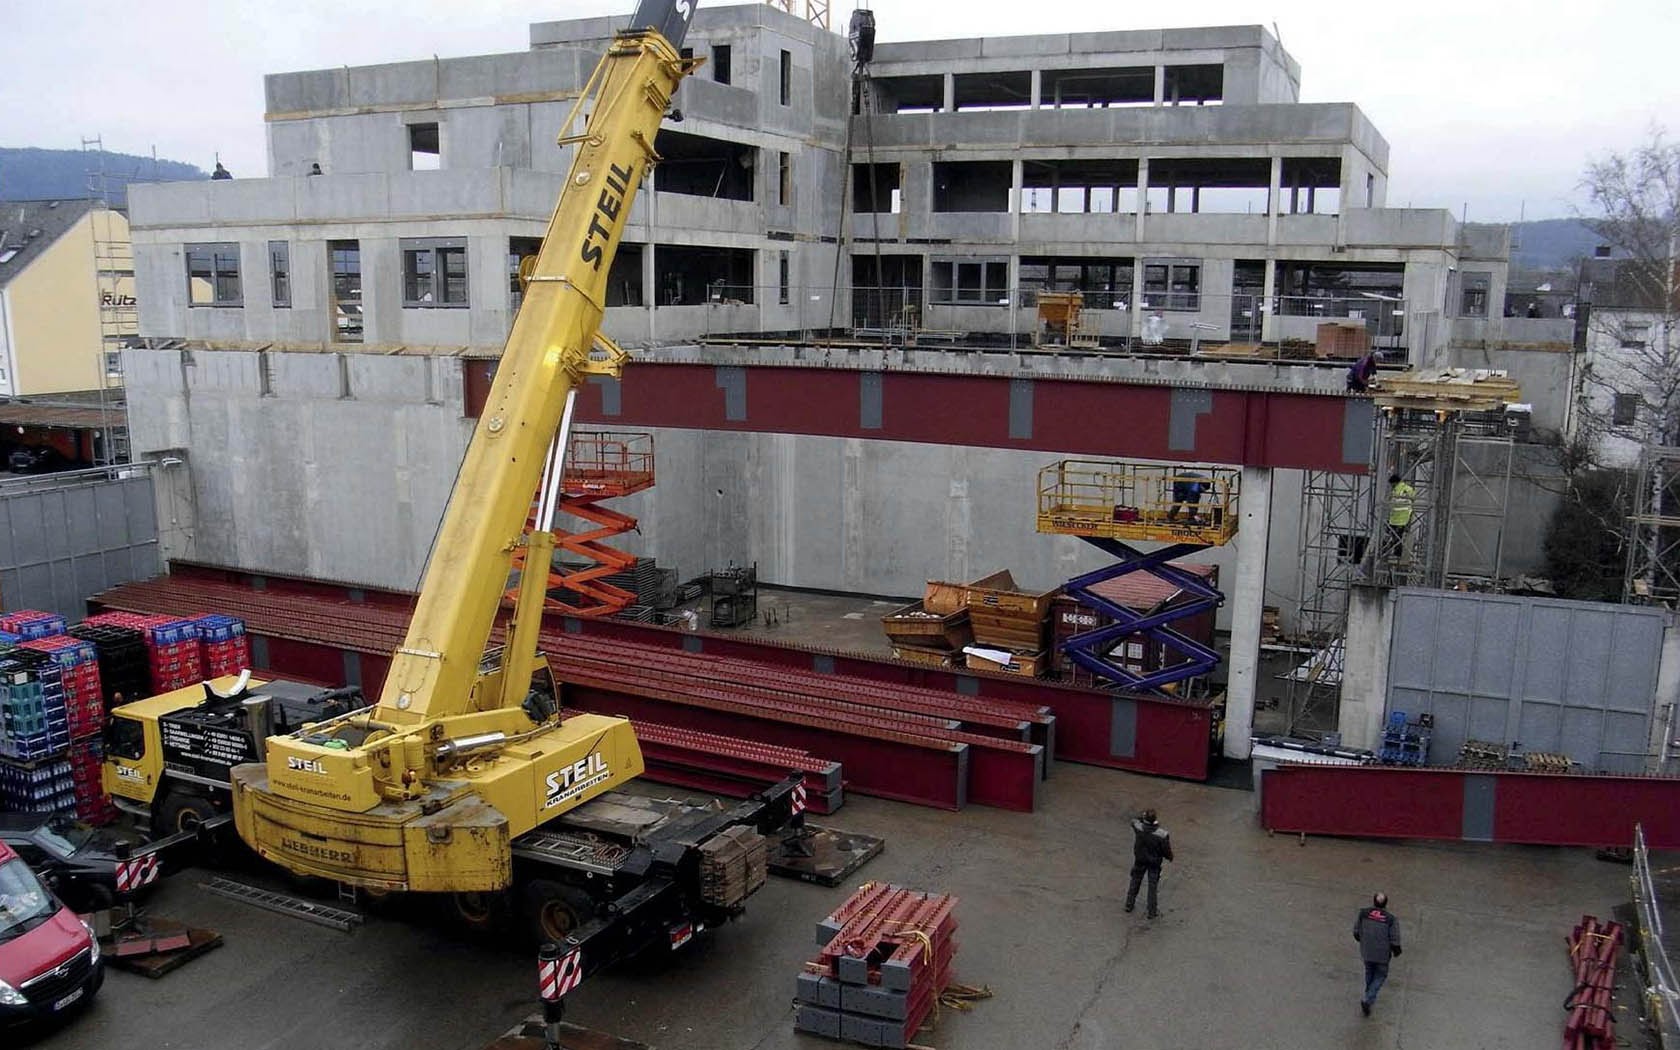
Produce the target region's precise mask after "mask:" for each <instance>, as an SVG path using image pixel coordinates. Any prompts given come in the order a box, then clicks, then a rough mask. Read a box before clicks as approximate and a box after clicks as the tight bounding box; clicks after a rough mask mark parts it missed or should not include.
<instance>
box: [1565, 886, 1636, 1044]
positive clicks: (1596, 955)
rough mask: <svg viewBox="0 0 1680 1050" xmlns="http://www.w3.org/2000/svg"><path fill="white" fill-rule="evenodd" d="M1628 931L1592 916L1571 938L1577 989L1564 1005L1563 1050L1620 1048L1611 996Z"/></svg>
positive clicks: (1618, 924)
mask: <svg viewBox="0 0 1680 1050" xmlns="http://www.w3.org/2000/svg"><path fill="white" fill-rule="evenodd" d="M1624 932H1625V930H1624V927H1623V926H1622V924H1621V923H1619V922H1602V923H1601V922H1599V921H1598V919H1597V918H1595V917H1593V916H1591V915H1583V916H1581V921H1580V923H1579V924H1577V925H1576V927H1575V928H1574V929H1573V930H1571V931H1570V933H1569V937H1568V943H1569V960H1570V964H1571V966H1572V967H1573V969H1574V971H1575V990H1574V991H1573V992H1571V993H1570V995H1569V999H1568V1000H1567V1001H1566V1002H1565V1003H1564V1009H1566V1010H1568V1011H1569V1019H1568V1020H1567V1021H1565V1022H1564V1026H1563V1050H1611V1048H1612V1047H1614V1046H1615V1045H1616V1017H1615V1014H1614V1013H1613V1012H1612V1011H1611V1006H1610V993H1611V991H1612V990H1613V989H1614V987H1615V984H1616V958H1617V956H1618V955H1619V954H1620V952H1621V948H1622V940H1623V934H1624Z"/></svg>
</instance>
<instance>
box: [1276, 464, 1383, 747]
mask: <svg viewBox="0 0 1680 1050" xmlns="http://www.w3.org/2000/svg"><path fill="white" fill-rule="evenodd" d="M1373 495H1374V489H1373V487H1372V485H1371V478H1370V476H1369V475H1364V474H1336V473H1331V472H1329V471H1318V470H1312V471H1306V472H1305V473H1304V474H1303V476H1302V479H1301V531H1300V552H1301V557H1300V572H1301V574H1300V581H1301V600H1300V604H1299V605H1298V606H1297V607H1296V610H1295V636H1296V639H1297V640H1298V641H1299V642H1300V643H1302V644H1301V647H1300V648H1301V651H1302V655H1304V656H1306V657H1307V659H1306V661H1305V662H1304V663H1303V664H1302V665H1301V666H1299V667H1297V668H1295V669H1294V670H1293V671H1292V672H1291V673H1290V674H1289V675H1288V677H1287V682H1288V693H1287V703H1288V705H1289V709H1288V712H1287V718H1286V725H1285V728H1284V731H1285V732H1286V733H1288V734H1290V735H1295V734H1296V733H1298V732H1299V731H1301V730H1304V729H1316V728H1322V727H1321V726H1320V725H1319V724H1318V723H1319V721H1320V718H1321V716H1322V714H1323V713H1324V712H1325V711H1329V712H1330V713H1331V714H1332V716H1334V713H1335V711H1336V708H1337V706H1338V705H1339V703H1340V701H1341V693H1342V636H1343V635H1344V634H1345V633H1346V631H1347V616H1348V597H1349V594H1350V592H1351V589H1352V586H1353V584H1354V582H1355V581H1356V580H1358V579H1359V578H1360V574H1361V573H1362V572H1363V568H1362V563H1363V562H1364V561H1365V558H1366V554H1367V552H1368V550H1369V548H1370V541H1371V535H1372V531H1371V521H1372V516H1371V515H1372V504H1373V502H1374V501H1373Z"/></svg>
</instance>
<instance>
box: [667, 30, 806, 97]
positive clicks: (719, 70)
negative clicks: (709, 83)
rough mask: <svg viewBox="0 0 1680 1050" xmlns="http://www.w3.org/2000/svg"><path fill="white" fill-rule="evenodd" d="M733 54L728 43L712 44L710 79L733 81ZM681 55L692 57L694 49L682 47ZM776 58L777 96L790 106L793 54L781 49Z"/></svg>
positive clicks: (720, 82)
mask: <svg viewBox="0 0 1680 1050" xmlns="http://www.w3.org/2000/svg"><path fill="white" fill-rule="evenodd" d="M734 54H735V52H734V49H733V48H732V47H730V45H728V44H713V45H712V60H711V62H710V63H708V64H709V65H710V66H711V69H712V79H713V80H715V81H717V82H718V83H719V84H729V83H733V77H734V74H735V68H734V65H735V64H734V62H733V61H732V59H733V58H734ZM682 57H684V58H693V57H694V49H693V48H692V47H685V48H683V49H682ZM778 58H779V60H780V61H779V65H778V68H777V77H776V88H777V98H778V101H780V103H781V104H782V105H784V106H790V105H792V104H793V54H792V52H789V51H783V52H781V53H780V55H779V56H778Z"/></svg>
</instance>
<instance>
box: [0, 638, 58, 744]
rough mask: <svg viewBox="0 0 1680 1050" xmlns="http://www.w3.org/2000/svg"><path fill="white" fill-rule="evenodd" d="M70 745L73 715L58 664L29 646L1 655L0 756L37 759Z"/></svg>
mask: <svg viewBox="0 0 1680 1050" xmlns="http://www.w3.org/2000/svg"><path fill="white" fill-rule="evenodd" d="M69 746H70V714H69V711H68V710H67V709H66V708H65V703H64V676H63V674H62V673H61V672H60V670H59V666H58V664H56V663H54V662H53V659H52V657H50V656H48V655H47V654H45V653H40V652H34V651H32V650H29V649H14V650H12V651H11V652H9V653H7V654H6V655H5V656H3V657H0V756H3V757H5V758H9V759H15V760H18V761H21V762H34V761H37V760H39V759H44V758H49V757H52V756H55V755H58V754H59V753H61V752H63V751H64V749H65V748H67V747H69Z"/></svg>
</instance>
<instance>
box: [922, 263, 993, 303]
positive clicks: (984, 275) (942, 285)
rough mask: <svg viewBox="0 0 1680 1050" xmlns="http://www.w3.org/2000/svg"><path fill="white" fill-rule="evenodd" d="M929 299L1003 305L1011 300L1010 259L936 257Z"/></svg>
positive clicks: (943, 301)
mask: <svg viewBox="0 0 1680 1050" xmlns="http://www.w3.org/2000/svg"><path fill="white" fill-rule="evenodd" d="M932 273H933V286H932V288H931V293H932V294H931V295H930V296H929V301H930V302H934V303H940V304H948V305H963V306H1003V305H1005V304H1007V303H1008V301H1009V263H1008V261H1007V260H1003V259H973V260H970V259H935V260H934V261H933V271H932Z"/></svg>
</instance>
